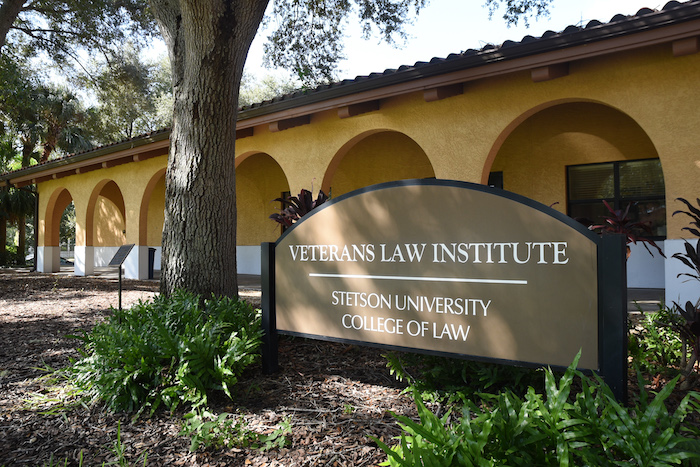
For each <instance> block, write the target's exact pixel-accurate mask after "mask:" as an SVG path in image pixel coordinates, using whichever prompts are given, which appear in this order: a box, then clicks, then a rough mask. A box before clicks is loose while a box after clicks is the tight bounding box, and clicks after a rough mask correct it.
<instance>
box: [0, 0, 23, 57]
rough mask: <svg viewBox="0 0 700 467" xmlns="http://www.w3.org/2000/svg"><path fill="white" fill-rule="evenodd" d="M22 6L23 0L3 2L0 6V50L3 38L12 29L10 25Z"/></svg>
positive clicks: (3, 42)
mask: <svg viewBox="0 0 700 467" xmlns="http://www.w3.org/2000/svg"><path fill="white" fill-rule="evenodd" d="M23 6H24V0H4V1H3V3H2V5H0V50H2V47H3V46H4V45H5V38H6V37H7V33H8V32H9V31H10V28H11V27H12V23H14V22H15V19H17V16H18V15H19V13H20V11H22V7H23Z"/></svg>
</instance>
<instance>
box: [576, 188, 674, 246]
mask: <svg viewBox="0 0 700 467" xmlns="http://www.w3.org/2000/svg"><path fill="white" fill-rule="evenodd" d="M603 204H605V207H606V208H607V209H608V211H609V212H610V215H609V216H604V219H605V223H604V224H600V225H590V226H589V227H588V228H589V229H590V230H597V231H598V233H600V234H601V235H605V234H622V235H624V236H625V238H626V242H627V245H628V248H629V244H630V243H634V244H635V245H636V244H637V242H640V243H641V244H642V245H644V248H646V250H647V251H648V252H649V254H650V255H652V256H654V254H653V253H652V252H651V250H650V249H649V247H648V246H647V245H651V246H653V247H654V248H656V249H657V250H658V251H659V254H660V255H661V256H662V257H664V258H665V257H666V255H664V252H663V251H661V248H659V245H657V244H656V243H655V242H654V240H652V239H651V238H650V237H651V236H652V235H653V232H652V230H651V223H650V222H640V221H633V220H632V219H631V218H630V216H629V212H630V207H631V206H632V204H631V203H630V204H628V205H627V208H625V209H624V210H622V209H615V208H613V207H612V206H610V204H608V202H607V201H605V200H603ZM628 252H629V250H628Z"/></svg>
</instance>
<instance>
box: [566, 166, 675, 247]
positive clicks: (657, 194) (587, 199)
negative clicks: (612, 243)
mask: <svg viewBox="0 0 700 467" xmlns="http://www.w3.org/2000/svg"><path fill="white" fill-rule="evenodd" d="M567 183H568V202H569V216H571V217H573V218H574V219H582V220H583V219H585V220H587V221H591V222H593V223H596V224H599V223H603V222H604V219H603V217H605V216H607V215H608V211H607V209H606V208H605V206H604V205H603V202H602V201H603V200H605V201H607V202H608V203H609V204H610V205H611V206H613V207H614V208H615V209H625V208H627V206H628V205H629V204H632V206H631V207H630V217H631V218H632V220H634V221H641V222H650V223H651V229H652V233H653V236H654V238H655V239H663V238H665V237H666V197H665V189H664V177H663V173H662V171H661V162H660V161H659V159H643V160H638V161H619V162H606V163H603V164H587V165H572V166H569V167H567Z"/></svg>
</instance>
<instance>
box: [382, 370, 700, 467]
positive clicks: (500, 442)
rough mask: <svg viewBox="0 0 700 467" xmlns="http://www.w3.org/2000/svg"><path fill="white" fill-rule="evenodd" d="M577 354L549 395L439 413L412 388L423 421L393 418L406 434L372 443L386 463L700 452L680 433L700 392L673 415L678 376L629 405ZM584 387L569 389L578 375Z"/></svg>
mask: <svg viewBox="0 0 700 467" xmlns="http://www.w3.org/2000/svg"><path fill="white" fill-rule="evenodd" d="M577 362H578V357H577V358H576V360H575V361H574V363H573V364H572V365H571V367H569V369H568V370H567V371H566V373H565V374H564V376H562V377H561V378H560V380H559V382H558V384H557V381H556V379H555V377H554V374H553V373H552V372H551V371H549V370H548V371H547V372H546V373H545V394H544V395H542V394H537V393H536V392H535V391H534V389H532V388H531V389H530V390H529V391H528V392H527V394H526V395H525V396H524V397H519V396H517V395H515V394H514V393H513V392H512V391H508V390H506V391H503V392H501V393H500V394H499V395H496V396H494V395H488V396H486V397H485V398H484V399H483V400H481V401H480V403H479V404H478V405H477V404H476V403H474V402H473V401H467V400H465V401H464V404H463V409H462V414H461V416H459V417H455V416H454V415H453V413H452V412H448V413H447V414H445V415H444V416H443V417H437V416H436V415H434V414H433V413H432V412H431V411H430V410H428V408H427V407H426V406H425V403H424V402H423V400H422V398H421V397H420V393H419V392H418V391H416V392H415V393H414V397H415V401H416V405H417V408H418V414H419V417H420V422H416V421H414V420H411V419H410V418H408V417H404V416H395V417H396V418H397V419H398V420H399V422H400V424H401V426H402V428H403V430H404V433H403V434H402V435H401V437H400V442H399V443H398V444H397V445H396V446H394V447H393V448H390V447H388V446H387V445H386V444H384V443H382V442H381V441H379V440H376V439H375V441H376V442H377V443H378V444H379V446H380V447H381V448H382V449H383V450H384V451H385V452H386V453H387V454H388V460H387V462H385V463H384V464H383V465H392V466H418V465H424V466H428V465H430V466H494V465H527V466H530V465H542V466H544V465H561V466H566V465H596V466H606V465H644V466H667V465H675V464H680V463H681V462H682V461H683V460H686V459H692V458H698V457H700V455H699V453H700V442H699V441H698V440H697V439H693V438H689V437H685V436H683V435H682V434H681V424H682V422H683V420H684V418H685V416H686V414H687V413H688V412H689V411H690V410H697V409H698V408H699V407H700V404H698V401H699V400H700V396H699V395H698V394H696V393H689V394H688V395H687V396H686V397H685V398H684V399H683V401H682V402H681V403H680V405H679V406H678V408H677V409H676V410H675V412H674V413H672V414H670V413H669V412H668V410H667V409H666V406H665V404H664V401H665V400H666V398H667V397H668V396H669V395H670V394H671V392H672V390H673V387H674V386H675V383H676V381H677V379H676V380H674V381H672V382H671V383H670V384H668V385H667V386H666V387H665V388H664V389H663V390H662V391H660V392H659V393H658V394H657V395H656V397H654V398H653V400H651V401H649V398H648V395H647V394H646V393H644V392H643V389H642V397H641V400H640V402H639V403H638V404H637V405H636V406H635V407H634V408H630V409H627V408H625V407H623V406H621V405H620V404H619V403H618V402H617V401H616V400H615V399H614V397H613V395H612V392H611V391H610V389H609V388H608V387H607V386H606V385H605V384H604V383H603V382H602V381H601V380H600V379H599V378H595V379H592V380H591V379H589V378H587V377H585V376H584V375H582V374H581V373H579V372H578V371H576V370H575V368H576V364H577ZM575 376H578V377H580V381H581V390H580V392H579V393H577V394H576V395H572V394H571V386H572V382H573V381H574V377H575Z"/></svg>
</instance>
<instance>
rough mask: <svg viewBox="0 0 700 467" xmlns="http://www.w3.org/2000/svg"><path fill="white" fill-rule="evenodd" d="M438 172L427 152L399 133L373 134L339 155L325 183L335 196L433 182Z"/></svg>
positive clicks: (359, 140) (360, 139)
mask: <svg viewBox="0 0 700 467" xmlns="http://www.w3.org/2000/svg"><path fill="white" fill-rule="evenodd" d="M433 177H435V171H434V170H433V166H432V164H431V163H430V160H429V159H428V156H427V155H426V154H425V152H424V151H423V149H422V148H421V147H420V146H419V145H418V144H417V143H416V142H415V141H413V140H412V139H411V138H409V137H408V136H406V135H405V134H403V133H398V132H396V131H383V130H382V131H377V130H375V131H371V132H367V133H364V134H362V135H359V136H357V137H355V138H353V139H352V140H350V141H348V143H346V144H345V145H344V146H343V147H342V148H341V150H340V151H338V153H337V154H336V155H335V157H334V158H333V161H331V164H330V165H329V167H328V169H327V171H326V175H325V177H324V180H323V189H324V191H326V193H329V192H330V193H331V194H332V195H333V196H338V195H342V194H344V193H347V192H350V191H352V190H356V189H358V188H362V187H365V186H369V185H374V184H377V183H383V182H390V181H394V180H407V179H413V178H433Z"/></svg>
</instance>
